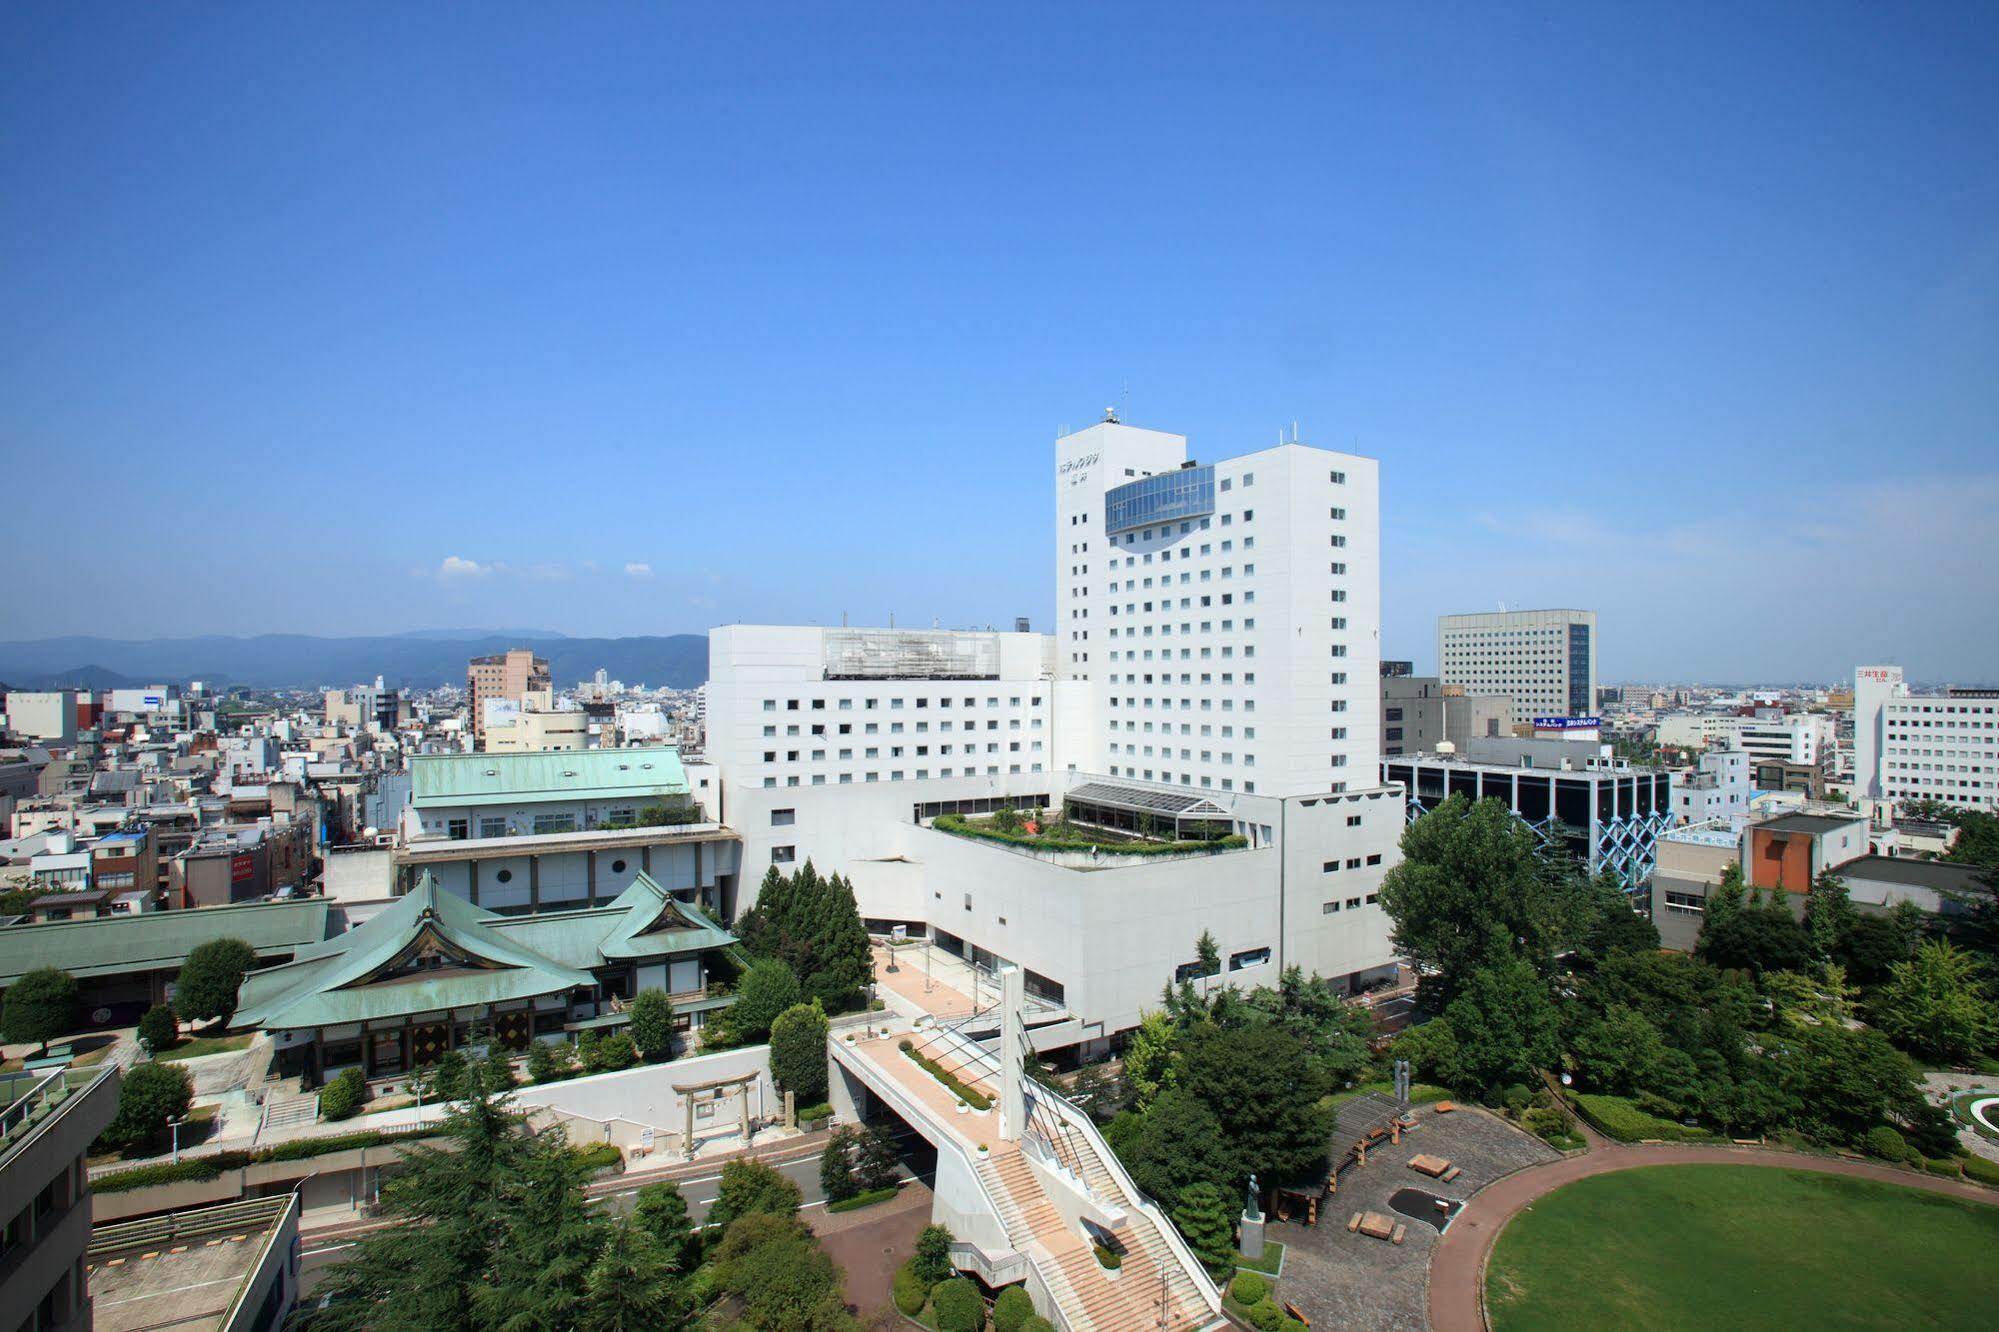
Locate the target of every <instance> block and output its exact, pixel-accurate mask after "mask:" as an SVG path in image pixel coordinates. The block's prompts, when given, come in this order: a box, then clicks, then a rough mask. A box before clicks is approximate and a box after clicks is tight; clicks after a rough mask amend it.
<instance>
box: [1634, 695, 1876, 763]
mask: <svg viewBox="0 0 1999 1332" xmlns="http://www.w3.org/2000/svg"><path fill="white" fill-rule="evenodd" d="M1759 712H1760V714H1761V715H1756V716H1747V717H1745V716H1741V715H1738V714H1735V713H1678V714H1675V715H1673V716H1669V717H1664V718H1661V719H1660V722H1659V733H1658V739H1659V743H1660V744H1662V745H1679V746H1682V747H1686V748H1695V747H1698V746H1702V745H1716V744H1720V745H1726V746H1728V747H1729V748H1731V749H1740V750H1743V751H1744V752H1746V753H1747V754H1748V755H1749V757H1750V758H1751V759H1752V760H1754V761H1758V762H1777V763H1801V764H1804V765H1806V766H1807V767H1813V768H1818V769H1820V770H1821V771H1830V770H1831V764H1832V759H1833V754H1834V752H1835V750H1836V749H1837V746H1838V740H1837V729H1836V727H1835V726H1834V724H1833V719H1832V718H1831V717H1830V716H1829V715H1827V714H1824V713H1816V712H1791V713H1784V712H1778V711H1776V710H1774V709H1760V710H1759Z"/></svg>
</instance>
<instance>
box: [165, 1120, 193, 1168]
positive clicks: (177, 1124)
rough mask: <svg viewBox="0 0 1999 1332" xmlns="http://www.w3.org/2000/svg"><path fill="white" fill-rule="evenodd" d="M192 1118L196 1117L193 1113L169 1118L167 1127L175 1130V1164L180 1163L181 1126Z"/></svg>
mask: <svg viewBox="0 0 1999 1332" xmlns="http://www.w3.org/2000/svg"><path fill="white" fill-rule="evenodd" d="M192 1118H194V1116H192V1115H182V1116H180V1117H179V1118H178V1119H175V1118H171V1117H169V1118H168V1120H167V1127H168V1128H170V1129H172V1130H173V1133H174V1156H173V1159H174V1164H175V1165H179V1164H180V1126H181V1125H182V1124H185V1123H187V1121H188V1120H190V1119H192Z"/></svg>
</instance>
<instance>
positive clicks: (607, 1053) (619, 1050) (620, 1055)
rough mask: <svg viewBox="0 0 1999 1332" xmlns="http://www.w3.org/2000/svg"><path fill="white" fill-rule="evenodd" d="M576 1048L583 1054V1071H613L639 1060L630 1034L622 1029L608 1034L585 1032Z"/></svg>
mask: <svg viewBox="0 0 1999 1332" xmlns="http://www.w3.org/2000/svg"><path fill="white" fill-rule="evenodd" d="M576 1048H577V1052H578V1053H579V1054H581V1055H582V1056H583V1071H584V1072H585V1073H615V1072H617V1071H618V1070H619V1069H621V1068H630V1067H631V1066H632V1065H633V1064H636V1063H638V1062H639V1051H638V1047H637V1046H635V1045H633V1044H632V1038H631V1036H630V1035H628V1034H627V1033H625V1032H622V1031H621V1032H617V1033H615V1034H613V1035H610V1036H598V1035H596V1033H594V1032H585V1033H584V1034H583V1039H582V1040H581V1041H580V1042H578V1044H577V1047H576Z"/></svg>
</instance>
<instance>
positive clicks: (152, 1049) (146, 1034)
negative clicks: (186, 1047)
mask: <svg viewBox="0 0 1999 1332" xmlns="http://www.w3.org/2000/svg"><path fill="white" fill-rule="evenodd" d="M139 1044H140V1045H143V1046H144V1047H145V1048H146V1053H147V1054H149V1055H156V1054H158V1053H159V1052H160V1051H162V1050H171V1049H173V1048H174V1046H176V1045H178V1044H180V1023H179V1022H177V1021H176V1020H175V1019H174V1011H173V1010H172V1009H171V1008H168V1007H167V1006H166V1005H165V1004H154V1005H153V1006H152V1007H151V1008H149V1009H147V1010H146V1015H145V1016H144V1017H142V1018H140V1019H139Z"/></svg>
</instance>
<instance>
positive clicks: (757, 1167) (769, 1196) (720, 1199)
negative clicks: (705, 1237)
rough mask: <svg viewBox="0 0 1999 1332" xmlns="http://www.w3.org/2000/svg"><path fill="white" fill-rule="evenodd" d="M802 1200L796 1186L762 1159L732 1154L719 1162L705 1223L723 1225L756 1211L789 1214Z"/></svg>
mask: <svg viewBox="0 0 1999 1332" xmlns="http://www.w3.org/2000/svg"><path fill="white" fill-rule="evenodd" d="M802 1201H803V1194H801V1193H800V1192H799V1188H798V1185H796V1184H794V1183H792V1181H791V1180H790V1179H788V1178H786V1177H785V1176H783V1175H780V1174H778V1173H777V1171H775V1170H773V1169H771V1168H770V1167H769V1166H767V1165H765V1164H764V1163H763V1162H762V1161H758V1160H754V1159H751V1158H746V1157H740V1156H739V1157H732V1158H731V1159H730V1160H728V1161H726V1162H724V1163H723V1165H722V1183H721V1187H720V1188H719V1189H717V1190H716V1197H715V1203H714V1206H712V1207H710V1208H709V1209H708V1224H709V1225H711V1226H726V1225H728V1224H729V1223H730V1222H732V1221H734V1220H736V1219H737V1218H738V1217H744V1216H751V1215H754V1214H756V1213H759V1212H767V1213H770V1214H772V1215H776V1216H783V1217H790V1216H794V1215H796V1214H797V1212H798V1207H799V1204H800V1202H802Z"/></svg>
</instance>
